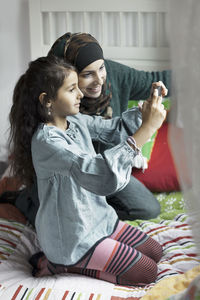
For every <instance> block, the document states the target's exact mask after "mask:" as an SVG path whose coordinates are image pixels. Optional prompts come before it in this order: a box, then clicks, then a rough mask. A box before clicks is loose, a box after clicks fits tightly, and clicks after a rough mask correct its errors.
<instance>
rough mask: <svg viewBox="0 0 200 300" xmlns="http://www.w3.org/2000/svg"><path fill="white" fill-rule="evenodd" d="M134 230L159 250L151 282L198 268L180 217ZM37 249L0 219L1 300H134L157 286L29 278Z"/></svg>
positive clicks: (27, 231)
mask: <svg viewBox="0 0 200 300" xmlns="http://www.w3.org/2000/svg"><path fill="white" fill-rule="evenodd" d="M139 227H140V228H141V229H142V230H144V231H145V232H146V233H147V234H149V235H150V236H151V237H153V238H154V239H155V240H157V241H158V242H159V243H161V244H162V246H163V249H164V255H163V257H162V259H161V261H160V262H159V264H158V276H157V280H156V283H160V282H162V280H163V279H166V278H171V277H172V276H174V275H178V274H183V273H184V272H186V271H188V270H190V269H192V268H194V267H195V266H198V265H199V262H200V259H199V257H197V254H196V248H195V244H194V241H193V238H192V232H191V230H190V228H189V226H188V224H187V216H186V215H185V214H184V213H182V214H178V215H177V216H176V217H175V218H174V219H173V220H161V221H160V222H159V223H155V222H153V221H145V222H141V223H140V224H139ZM38 250H39V245H38V241H37V237H36V234H35V231H34V230H33V229H32V228H31V227H30V226H25V225H23V224H21V223H17V222H12V221H8V220H5V219H0V299H3V300H9V299H12V300H15V299H16V300H19V299H21V300H22V299H23V300H25V299H27V300H33V299H34V300H44V299H45V300H47V299H48V300H52V299H54V300H55V299H58V300H64V299H73V300H97V299H98V300H123V299H127V300H137V299H142V297H143V296H145V294H146V293H148V292H149V291H150V290H151V289H152V287H154V286H155V284H156V283H154V284H150V285H148V286H144V287H133V286H129V287H128V286H119V285H114V284H112V283H108V282H105V281H102V280H97V279H93V278H88V277H85V276H81V275H77V274H67V275H65V276H64V275H57V276H50V277H43V278H40V279H37V278H33V277H32V275H31V266H30V265H29V263H28V259H29V257H30V256H31V255H32V254H33V253H35V252H37V251H38ZM160 299H164V298H158V300H160Z"/></svg>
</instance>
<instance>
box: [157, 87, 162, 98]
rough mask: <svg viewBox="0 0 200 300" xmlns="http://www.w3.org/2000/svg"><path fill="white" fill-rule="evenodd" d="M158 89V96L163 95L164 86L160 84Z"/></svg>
mask: <svg viewBox="0 0 200 300" xmlns="http://www.w3.org/2000/svg"><path fill="white" fill-rule="evenodd" d="M157 90H158V96H162V87H161V86H158V87H157Z"/></svg>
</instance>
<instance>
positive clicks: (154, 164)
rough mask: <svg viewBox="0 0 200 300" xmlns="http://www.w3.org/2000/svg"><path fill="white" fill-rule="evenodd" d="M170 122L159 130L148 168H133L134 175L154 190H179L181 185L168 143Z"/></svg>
mask: <svg viewBox="0 0 200 300" xmlns="http://www.w3.org/2000/svg"><path fill="white" fill-rule="evenodd" d="M167 134H168V123H164V124H163V125H162V126H161V128H160V129H159V130H158V134H157V136H156V140H155V143H154V146H153V150H152V153H151V158H150V160H149V163H148V169H146V170H145V171H144V173H143V172H142V170H140V169H136V168H133V171H132V175H133V176H135V177H136V178H137V179H138V180H140V181H141V182H142V183H143V184H144V185H145V186H146V187H147V188H148V189H149V190H151V191H152V192H171V191H179V190H180V185H179V181H178V178H177V173H176V169H175V165H174V161H173V158H172V155H171V150H170V148H169V145H168V139H167Z"/></svg>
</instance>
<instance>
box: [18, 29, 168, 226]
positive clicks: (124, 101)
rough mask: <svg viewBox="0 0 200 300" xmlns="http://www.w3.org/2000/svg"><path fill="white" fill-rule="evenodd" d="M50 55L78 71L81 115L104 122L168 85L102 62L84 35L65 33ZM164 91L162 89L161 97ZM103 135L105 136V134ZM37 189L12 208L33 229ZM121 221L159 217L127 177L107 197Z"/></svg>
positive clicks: (147, 195) (99, 144)
mask: <svg viewBox="0 0 200 300" xmlns="http://www.w3.org/2000/svg"><path fill="white" fill-rule="evenodd" d="M49 55H54V56H58V57H61V58H64V60H65V61H67V62H70V63H71V64H73V65H74V66H75V67H76V68H77V69H78V85H79V88H80V90H81V92H82V93H83V96H84V97H83V98H82V101H81V104H80V111H81V112H82V113H84V114H87V115H102V116H103V117H104V118H111V117H112V116H114V117H115V116H120V115H121V114H122V113H123V111H125V110H126V109H127V105H128V100H129V99H146V98H147V97H148V96H149V92H150V88H151V84H152V82H153V81H158V80H161V81H162V80H163V81H164V83H166V85H167V86H168V85H169V77H170V76H169V72H167V71H163V72H152V73H150V72H143V71H136V70H135V69H132V68H129V67H128V66H125V65H121V64H119V63H117V62H113V61H109V60H104V57H103V51H102V48H101V47H100V45H99V43H98V42H97V40H96V39H95V38H94V37H93V36H91V35H90V34H87V33H79V34H77V33H75V34H71V33H69V32H68V33H66V34H65V35H63V36H62V37H60V38H59V39H58V40H57V41H56V42H55V43H54V45H53V46H52V48H51V50H50V52H49ZM165 94H166V89H165V88H164V86H163V95H165ZM105 134H106V133H105ZM94 144H95V149H96V151H97V152H100V153H103V152H104V150H105V147H108V146H110V145H108V143H107V145H106V146H105V143H104V141H95V142H94ZM37 199H38V196H37V186H36V185H33V187H32V188H31V190H30V192H29V189H25V190H24V191H23V192H22V193H21V194H20V197H18V198H17V201H16V203H15V205H16V206H17V207H18V208H19V209H20V210H21V211H22V212H23V213H24V214H25V216H26V217H27V218H28V220H29V221H31V223H32V224H33V225H34V223H35V215H36V212H37V208H38V204H37V202H38V201H37ZM107 201H108V203H109V204H110V205H112V206H113V207H114V209H115V210H116V212H117V214H118V216H119V218H120V219H121V220H134V219H151V218H155V217H157V215H158V214H159V213H160V205H159V203H158V201H157V199H156V198H155V197H154V195H153V194H152V193H151V192H150V191H149V190H148V189H147V188H146V187H145V186H144V185H143V184H142V183H140V182H139V181H138V180H137V179H136V178H134V177H133V176H131V177H130V180H129V183H128V184H127V185H126V187H125V188H124V189H121V190H120V191H117V192H116V193H114V194H110V195H109V196H107Z"/></svg>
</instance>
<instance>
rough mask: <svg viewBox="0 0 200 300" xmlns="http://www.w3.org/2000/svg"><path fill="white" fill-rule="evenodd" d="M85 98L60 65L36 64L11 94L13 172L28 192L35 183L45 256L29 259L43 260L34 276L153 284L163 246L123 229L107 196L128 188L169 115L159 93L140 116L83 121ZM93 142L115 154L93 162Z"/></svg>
mask: <svg viewBox="0 0 200 300" xmlns="http://www.w3.org/2000/svg"><path fill="white" fill-rule="evenodd" d="M155 85H156V84H155ZM157 85H159V84H157ZM82 97H83V94H82V92H81V91H80V89H79V88H78V76H77V73H76V71H75V68H74V67H72V66H71V65H69V64H67V63H65V62H63V61H62V60H60V59H58V58H55V57H42V58H39V59H37V60H36V61H33V62H31V63H30V65H29V68H28V70H27V72H26V73H25V74H24V75H22V76H21V78H20V79H19V81H18V83H17V85H16V87H15V90H14V95H13V105H12V108H11V112H10V123H11V135H10V141H11V142H12V144H13V149H12V153H13V155H14V161H13V167H14V170H15V173H17V174H18V176H19V177H20V178H21V179H22V180H23V182H25V183H26V184H27V185H28V184H31V183H32V182H33V180H34V176H35V175H36V177H37V184H38V194H39V200H40V206H39V209H38V212H37V216H36V223H35V225H36V231H37V235H38V239H39V242H40V245H41V248H42V250H43V252H44V253H45V256H46V258H47V259H45V256H43V254H41V253H40V254H39V256H38V255H35V256H34V257H33V258H32V259H31V263H32V264H34V261H35V259H37V258H40V260H39V263H38V260H37V261H36V264H35V267H37V266H42V269H41V270H36V271H34V275H35V276H42V275H47V274H51V273H52V274H54V273H59V272H76V273H81V274H85V275H88V276H93V277H96V278H100V279H104V280H108V281H110V282H114V283H120V284H131V285H132V284H140V283H150V282H152V281H154V280H155V278H156V273H157V264H156V263H157V262H158V261H159V259H160V258H161V255H162V248H161V246H160V245H159V244H158V243H157V242H156V241H155V240H153V239H152V238H150V237H148V236H147V235H146V234H145V233H143V232H141V231H139V230H138V229H137V228H134V227H132V226H130V225H128V224H126V223H123V222H122V221H119V219H118V217H117V215H116V213H115V210H114V209H113V208H112V207H111V206H109V205H108V204H107V202H106V199H105V196H106V195H109V194H112V193H114V192H116V191H117V190H120V189H123V188H124V187H125V185H126V184H127V183H128V181H129V179H130V174H131V168H132V167H133V166H134V162H135V158H136V157H137V156H138V155H140V147H141V146H142V145H143V144H144V143H145V142H146V140H147V139H148V138H149V137H150V136H151V135H152V134H153V132H154V131H155V130H157V129H158V128H159V127H160V126H161V124H162V122H163V120H164V118H165V116H166V111H165V110H164V107H163V105H162V104H161V99H160V97H158V92H157V90H156V89H155V91H154V94H153V97H152V99H151V100H149V101H146V102H145V104H144V105H143V107H142V113H141V112H140V110H139V109H137V108H134V109H131V110H128V111H126V112H125V113H123V115H122V118H119V117H116V118H113V119H111V120H105V119H103V118H102V117H100V116H93V117H92V116H88V115H84V114H81V113H79V107H80V103H81V98H82ZM141 117H142V119H141ZM92 140H97V141H103V142H105V143H106V142H109V144H112V146H113V147H112V148H110V149H108V150H106V151H105V152H104V153H103V154H102V155H101V154H96V153H95V151H94V148H93V144H92ZM41 262H43V263H41Z"/></svg>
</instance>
